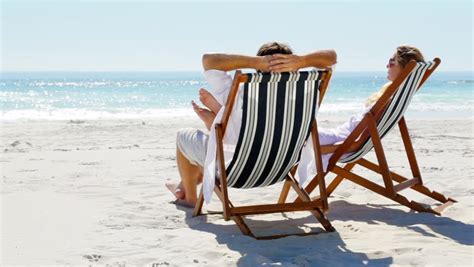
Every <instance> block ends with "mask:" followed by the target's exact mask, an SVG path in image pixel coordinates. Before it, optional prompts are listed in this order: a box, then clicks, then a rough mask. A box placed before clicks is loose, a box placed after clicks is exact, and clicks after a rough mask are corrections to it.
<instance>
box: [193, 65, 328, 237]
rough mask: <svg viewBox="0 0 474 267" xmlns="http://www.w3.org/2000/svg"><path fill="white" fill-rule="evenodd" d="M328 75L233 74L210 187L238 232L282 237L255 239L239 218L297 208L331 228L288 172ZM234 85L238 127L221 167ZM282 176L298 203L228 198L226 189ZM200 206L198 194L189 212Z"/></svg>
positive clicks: (218, 130) (324, 72) (318, 72)
mask: <svg viewBox="0 0 474 267" xmlns="http://www.w3.org/2000/svg"><path fill="white" fill-rule="evenodd" d="M330 77H331V71H330V70H314V71H301V72H289V73H250V74H242V73H241V72H240V71H238V72H237V73H236V75H235V77H234V83H233V86H232V89H231V92H230V94H229V99H228V101H227V104H226V107H225V111H224V116H223V119H222V122H221V123H220V124H217V125H216V139H217V150H218V151H217V165H218V168H219V175H220V177H219V178H220V179H219V180H218V181H217V183H216V187H215V190H214V191H215V192H216V194H217V195H218V196H219V198H220V200H221V201H222V203H223V209H224V218H225V219H226V220H228V219H233V220H234V221H235V222H236V223H237V225H238V226H239V228H240V229H241V231H242V232H243V233H244V234H246V235H250V236H253V237H255V238H258V239H263V238H276V237H282V236H286V235H278V236H267V237H256V236H254V235H253V234H252V232H251V231H250V229H249V228H248V226H247V225H246V224H245V222H244V220H243V216H245V215H250V214H264V213H274V212H285V211H302V210H307V211H310V212H312V213H313V214H314V215H315V216H316V218H317V219H318V220H319V221H320V223H321V224H322V225H323V227H324V228H325V229H326V230H327V231H333V230H334V228H333V227H332V226H331V224H330V223H329V221H328V220H327V219H326V217H325V215H324V214H323V212H322V211H321V210H320V206H319V205H320V204H318V203H317V202H316V201H311V199H310V198H309V195H308V194H307V193H306V192H305V191H304V189H302V188H301V187H300V186H299V185H298V183H297V181H296V180H295V179H294V177H293V175H292V173H291V172H292V171H293V174H294V169H295V166H296V164H297V162H298V160H299V158H300V153H301V149H302V147H303V145H304V143H305V141H306V140H307V138H308V136H309V134H310V132H311V130H312V129H313V127H315V126H316V120H315V112H316V111H317V107H318V103H319V102H320V101H321V99H322V97H321V96H322V95H324V92H325V90H326V88H327V85H328V82H329V79H330ZM240 84H243V90H244V92H243V107H242V125H241V130H240V134H239V139H238V142H237V145H236V150H235V153H234V156H233V159H232V161H231V163H230V165H229V166H228V167H227V168H226V167H225V166H224V159H223V150H222V149H223V144H222V136H223V135H224V132H225V130H226V125H227V121H228V119H229V116H230V110H232V106H233V104H234V102H235V98H236V94H237V91H238V90H239V88H240ZM285 180H286V181H287V183H290V184H292V185H293V188H294V190H295V191H296V192H297V194H298V195H299V196H300V197H301V199H303V202H302V203H275V204H266V205H251V206H243V207H242V206H241V207H235V206H234V205H232V203H231V202H230V200H229V197H228V193H227V188H228V187H233V188H240V189H246V188H255V187H263V186H268V185H272V184H275V183H278V182H281V181H285ZM323 182H324V181H323ZM320 188H323V189H325V185H324V183H323V184H320ZM324 193H325V192H324V191H323V194H324ZM202 205H203V196H202V192H201V194H200V196H199V199H198V203H197V205H196V208H195V215H199V214H201V208H202ZM304 234H306V233H304Z"/></svg>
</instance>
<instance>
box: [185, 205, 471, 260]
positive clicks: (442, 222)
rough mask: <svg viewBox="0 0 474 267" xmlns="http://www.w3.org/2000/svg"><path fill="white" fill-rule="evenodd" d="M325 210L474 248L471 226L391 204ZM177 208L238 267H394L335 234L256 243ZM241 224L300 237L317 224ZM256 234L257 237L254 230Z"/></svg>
mask: <svg viewBox="0 0 474 267" xmlns="http://www.w3.org/2000/svg"><path fill="white" fill-rule="evenodd" d="M330 205H331V207H330V208H331V213H330V215H329V219H330V220H331V221H332V222H336V221H342V222H345V221H359V222H366V223H367V224H380V222H383V223H386V224H388V225H393V226H398V227H404V228H406V229H408V230H412V231H415V232H417V233H419V234H422V235H424V236H428V237H433V238H440V237H439V236H436V235H434V234H433V233H430V232H427V231H426V230H425V229H423V228H421V227H419V226H418V225H420V224H421V225H424V226H426V227H428V228H430V229H431V230H432V231H433V232H434V233H436V234H438V235H441V236H443V237H444V238H448V239H450V240H453V241H455V242H457V243H459V244H463V245H473V243H474V242H473V240H474V227H473V225H470V224H465V223H463V222H460V221H456V220H453V219H451V218H448V217H440V216H436V215H433V214H429V213H417V212H406V211H403V210H399V209H394V208H390V206H391V205H372V204H367V205H358V204H352V203H349V202H346V201H343V200H339V201H334V202H332V203H331V204H330ZM393 206H398V205H393ZM178 208H179V209H181V210H185V211H186V223H187V224H188V225H189V226H190V228H192V229H195V230H198V231H205V232H209V233H213V234H215V236H216V239H217V241H218V242H219V243H220V244H223V245H226V246H228V247H229V249H231V250H234V251H237V252H239V253H240V254H241V255H242V258H240V259H239V261H238V262H237V265H238V266H254V265H261V264H265V263H266V264H271V263H278V264H282V265H296V266H347V265H348V264H349V265H350V266H389V265H391V264H392V263H393V258H392V257H391V256H390V255H388V254H387V253H384V252H380V253H379V252H377V253H372V254H366V253H361V252H355V251H351V250H349V249H348V248H347V246H346V244H345V242H344V241H343V240H342V238H341V236H340V234H339V233H338V232H333V233H321V234H318V235H310V236H304V237H300V236H290V237H286V238H281V239H275V240H255V239H253V238H251V237H248V236H244V235H242V233H241V232H240V230H239V229H238V227H237V226H236V225H235V224H234V223H233V222H232V221H230V223H229V224H225V225H222V224H215V223H207V220H208V219H209V218H210V217H209V216H219V217H220V216H222V215H204V216H199V217H197V218H193V217H192V210H191V209H187V208H183V207H178ZM220 218H221V217H220ZM254 218H255V219H254ZM245 220H246V222H247V223H248V224H249V226H250V227H251V228H252V229H255V228H253V226H258V228H260V229H267V228H271V227H272V226H275V225H277V226H282V225H290V226H291V228H289V229H284V231H285V232H286V233H298V231H299V232H302V231H303V230H302V229H300V228H298V226H302V225H308V224H313V223H314V222H316V220H315V218H314V217H313V216H307V217H303V218H297V219H292V218H288V217H286V216H285V215H283V216H282V219H281V220H277V221H265V220H258V217H250V218H246V219H245ZM368 227H370V226H368ZM280 228H281V227H280ZM336 230H337V229H336ZM311 231H316V232H324V231H323V229H322V228H321V227H319V226H318V227H311ZM256 232H257V234H258V231H256Z"/></svg>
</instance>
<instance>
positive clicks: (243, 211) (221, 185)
mask: <svg viewBox="0 0 474 267" xmlns="http://www.w3.org/2000/svg"><path fill="white" fill-rule="evenodd" d="M322 75H323V76H322V77H321V79H320V80H321V84H320V86H319V98H318V106H319V104H320V103H321V101H322V99H323V97H324V94H325V92H326V89H327V87H328V84H329V80H330V78H331V75H332V71H331V69H327V70H325V72H324V73H323V74H322ZM247 79H248V77H247V76H246V75H245V74H242V72H241V71H236V73H235V76H234V80H233V84H232V87H231V91H230V94H229V97H228V100H227V102H226V106H225V109H224V115H223V118H222V121H221V123H218V124H216V126H215V130H216V140H217V165H218V170H219V174H220V177H219V180H217V181H216V185H215V187H214V192H215V193H216V195H217V196H218V198H219V200H220V201H221V202H222V207H223V215H224V219H225V220H226V221H227V220H229V219H232V220H234V221H235V223H236V224H237V226H238V227H239V229H240V230H241V231H242V233H243V234H245V235H248V236H251V237H254V238H256V239H275V238H281V237H285V236H290V235H308V234H316V233H297V234H281V235H270V236H256V235H254V234H253V233H252V231H251V230H250V228H249V227H248V225H247V224H246V223H245V221H244V218H243V217H244V216H245V215H254V214H267V213H277V212H292V211H310V212H311V213H312V214H313V215H314V216H315V217H316V219H317V220H318V221H319V222H320V223H321V225H322V226H323V227H324V229H325V230H326V231H328V232H332V231H335V229H334V228H333V227H332V225H331V223H330V222H329V220H328V219H327V218H326V216H325V214H324V213H323V212H322V210H321V209H320V208H321V204H320V203H321V202H320V200H311V198H310V196H309V194H308V193H307V192H306V191H305V190H304V189H303V188H302V187H301V186H300V185H299V184H298V182H297V181H296V180H295V178H294V172H295V171H296V166H295V167H293V168H292V170H291V171H290V173H288V175H287V176H286V180H285V184H286V185H288V186H289V187H291V188H293V190H294V191H295V192H296V193H297V195H298V197H299V199H301V201H300V202H299V203H293V202H292V203H284V201H283V202H282V201H281V197H280V199H279V200H278V202H277V203H275V204H266V205H249V206H240V207H236V206H234V205H233V204H232V202H231V201H230V199H229V194H228V190H227V177H226V172H225V163H224V150H223V136H224V133H225V131H226V128H227V123H228V120H229V117H230V114H231V111H232V108H233V105H234V103H235V99H236V97H237V92H238V90H239V86H240V84H241V83H245V82H247ZM315 129H316V120H315V119H314V118H313V125H312V132H314V130H315ZM313 136H314V134H313ZM314 149H315V151H316V149H318V147H317V146H315V147H314ZM319 182H321V184H320V186H319V187H320V190H321V195H322V196H325V195H326V192H325V190H326V186H325V184H324V179H321V180H319ZM288 191H289V188H288ZM326 203H327V201H326ZM203 204H204V197H203V191H202V190H201V191H200V194H199V197H198V200H197V203H196V206H195V209H194V214H193V216H199V215H202V214H203V213H202V206H203Z"/></svg>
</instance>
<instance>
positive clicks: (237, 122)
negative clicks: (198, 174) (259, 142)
mask: <svg viewBox="0 0 474 267" xmlns="http://www.w3.org/2000/svg"><path fill="white" fill-rule="evenodd" d="M204 77H205V79H206V81H207V83H208V84H209V86H210V89H211V90H210V93H211V94H212V95H213V96H214V97H215V98H216V100H217V101H218V102H219V104H221V105H222V107H221V109H220V110H219V112H218V113H217V114H216V118H215V119H214V122H213V123H212V126H211V132H210V134H209V142H208V145H207V154H206V160H205V162H204V173H203V176H204V177H203V194H204V199H205V200H206V203H209V202H210V201H211V197H212V192H213V191H214V185H215V177H216V141H217V140H216V133H215V124H216V123H220V122H221V120H222V117H223V115H224V108H225V104H226V102H227V98H228V96H229V93H230V89H231V87H232V81H233V79H232V76H231V75H230V74H229V73H227V72H225V71H221V70H206V71H204ZM241 89H242V88H239V91H238V93H237V97H236V103H234V106H233V108H232V112H231V115H230V117H229V121H228V123H227V128H226V131H225V134H224V137H223V145H224V147H223V148H224V162H225V166H226V167H227V166H229V164H230V162H231V161H232V158H233V156H234V152H235V147H236V145H237V141H238V138H239V133H240V127H241V124H242V103H243V90H241Z"/></svg>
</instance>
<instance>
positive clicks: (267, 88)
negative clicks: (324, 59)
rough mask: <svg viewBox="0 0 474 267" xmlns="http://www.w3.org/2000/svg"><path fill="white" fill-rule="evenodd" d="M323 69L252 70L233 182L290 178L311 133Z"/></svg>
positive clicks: (230, 174)
mask: <svg viewBox="0 0 474 267" xmlns="http://www.w3.org/2000/svg"><path fill="white" fill-rule="evenodd" d="M323 73H324V71H318V70H314V71H301V72H286V73H250V74H246V75H247V78H248V82H246V83H245V84H244V87H243V90H244V98H243V107H242V109H243V111H242V126H241V130H240V133H239V139H238V142H237V146H236V150H235V153H234V156H233V159H232V161H231V163H230V165H229V166H228V167H227V169H226V174H227V183H228V186H230V187H234V188H253V187H262V186H268V185H271V184H274V183H277V182H280V181H283V180H284V179H285V177H286V175H287V174H288V173H289V171H290V169H291V168H292V167H293V166H294V164H295V163H296V162H298V161H299V158H300V153H301V149H302V147H303V145H304V143H305V141H306V140H307V138H308V137H309V134H310V130H311V124H312V122H313V118H314V116H315V112H316V110H317V108H318V107H317V105H318V104H317V102H318V92H319V86H320V84H321V81H320V78H321V77H322V75H323Z"/></svg>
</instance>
